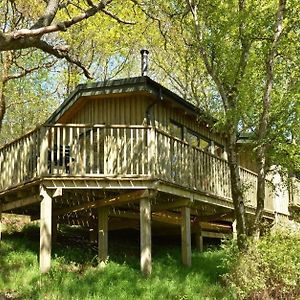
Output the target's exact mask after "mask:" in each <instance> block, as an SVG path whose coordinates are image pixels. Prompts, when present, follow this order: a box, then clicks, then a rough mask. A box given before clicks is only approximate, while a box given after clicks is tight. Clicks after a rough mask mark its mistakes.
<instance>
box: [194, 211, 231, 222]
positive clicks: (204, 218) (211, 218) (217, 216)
mask: <svg viewBox="0 0 300 300" xmlns="http://www.w3.org/2000/svg"><path fill="white" fill-rule="evenodd" d="M194 213H195V214H196V212H195V211H193V210H192V214H194ZM196 215H198V214H196ZM232 216H233V211H229V212H221V213H215V214H212V215H206V216H202V215H200V216H199V218H200V219H201V221H204V222H205V221H206V222H209V221H217V220H222V219H227V218H231V217H232Z"/></svg>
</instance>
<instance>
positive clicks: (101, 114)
mask: <svg viewBox="0 0 300 300" xmlns="http://www.w3.org/2000/svg"><path fill="white" fill-rule="evenodd" d="M81 101H84V102H85V103H83V104H81V108H80V109H79V110H77V111H76V112H75V113H74V114H71V115H69V116H68V117H67V118H61V120H60V121H59V122H58V123H60V122H62V123H72V124H105V125H112V124H114V125H143V124H146V115H145V112H146V109H147V106H148V102H149V100H148V98H146V96H144V95H131V96H130V97H128V96H127V97H124V96H116V95H114V96H113V97H112V96H106V97H103V96H100V97H97V98H89V97H85V98H84V99H82V100H81Z"/></svg>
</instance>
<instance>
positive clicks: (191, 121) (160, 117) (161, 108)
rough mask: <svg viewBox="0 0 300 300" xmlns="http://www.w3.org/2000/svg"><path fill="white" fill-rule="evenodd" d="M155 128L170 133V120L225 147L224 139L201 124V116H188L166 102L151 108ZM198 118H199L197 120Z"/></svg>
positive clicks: (181, 109) (183, 111)
mask: <svg viewBox="0 0 300 300" xmlns="http://www.w3.org/2000/svg"><path fill="white" fill-rule="evenodd" d="M153 111H154V118H155V124H154V125H155V126H156V127H158V128H161V129H162V130H165V131H168V132H170V120H172V121H175V122H176V123H178V124H181V125H183V126H184V128H185V129H189V130H192V131H194V132H196V133H198V134H200V135H201V136H203V137H205V138H207V139H210V140H213V141H214V142H217V143H219V144H221V145H225V141H224V139H223V138H222V137H221V136H220V135H217V134H215V133H213V132H212V131H211V130H210V129H209V128H208V127H207V126H206V125H205V124H204V123H203V122H201V120H200V119H201V116H196V115H192V114H191V113H190V114H188V113H187V112H186V111H185V110H184V109H183V108H180V107H174V106H172V105H171V104H170V103H168V102H166V100H165V101H164V100H162V101H160V102H158V103H157V104H156V105H154V106H153ZM198 118H200V119H199V120H198Z"/></svg>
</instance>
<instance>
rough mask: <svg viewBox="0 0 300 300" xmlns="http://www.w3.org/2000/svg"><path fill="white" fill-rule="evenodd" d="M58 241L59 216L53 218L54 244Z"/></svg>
mask: <svg viewBox="0 0 300 300" xmlns="http://www.w3.org/2000/svg"><path fill="white" fill-rule="evenodd" d="M56 242H57V217H56V216H54V217H53V219H52V245H53V244H55V243H56Z"/></svg>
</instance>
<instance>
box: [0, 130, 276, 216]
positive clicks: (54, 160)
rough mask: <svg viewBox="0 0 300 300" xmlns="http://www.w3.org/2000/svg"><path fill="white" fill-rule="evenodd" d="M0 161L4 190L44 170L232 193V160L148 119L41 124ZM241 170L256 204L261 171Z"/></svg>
mask: <svg viewBox="0 0 300 300" xmlns="http://www.w3.org/2000/svg"><path fill="white" fill-rule="evenodd" d="M0 167H1V176H0V189H1V190H4V189H6V188H8V187H11V186H15V185H18V184H22V183H24V182H27V181H29V180H32V179H34V178H37V177H42V176H46V177H49V176H50V177H51V176H55V177H57V176H59V177H80V178H81V177H82V178H84V177H85V176H88V177H105V178H109V177H114V178H124V179H126V178H127V179H130V178H132V177H137V178H156V179H160V180H163V181H166V182H170V183H173V184H175V185H177V186H181V187H185V188H188V189H192V190H198V191H199V192H203V193H205V194H206V195H210V196H211V197H221V198H224V199H228V200H230V199H231V190H230V171H229V166H228V163H227V161H226V160H223V159H220V158H218V157H216V156H214V155H212V154H209V153H207V152H204V151H202V150H201V149H199V148H196V147H192V146H191V145H189V144H188V143H186V142H184V141H182V140H180V139H177V138H174V137H172V136H170V135H169V134H168V133H166V132H164V131H162V130H160V129H158V128H155V127H147V126H142V125H135V126H134V125H132V126H125V125H123V126H122V125H111V126H108V125H94V126H87V125H76V124H74V125H72V124H69V125H53V126H50V125H49V126H46V127H41V128H40V129H38V130H36V131H34V132H32V133H31V134H29V135H27V136H25V137H24V138H22V139H19V140H18V141H17V142H14V143H12V144H9V145H7V146H6V147H4V148H2V149H1V150H0ZM241 176H242V180H243V182H244V186H245V191H244V193H245V197H246V200H247V201H248V202H247V204H248V206H255V198H256V181H257V175H256V174H255V173H253V172H251V171H248V170H246V169H243V168H241ZM267 188H269V186H268V185H267ZM267 198H268V199H267V201H266V203H267V206H266V209H267V210H269V211H273V193H271V194H270V193H269V192H268V191H267Z"/></svg>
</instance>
